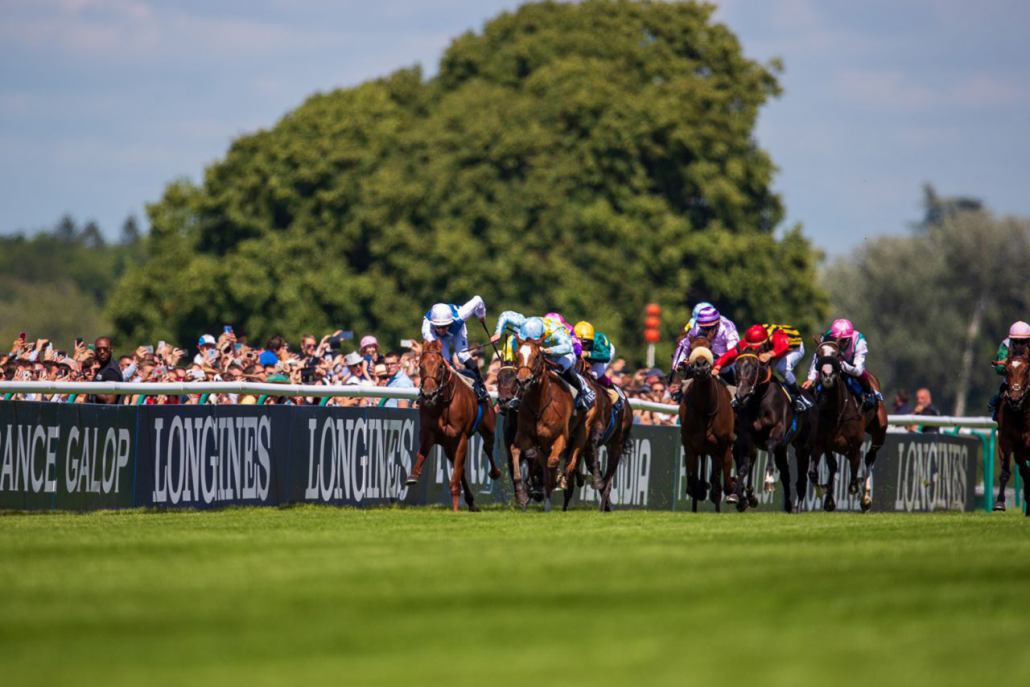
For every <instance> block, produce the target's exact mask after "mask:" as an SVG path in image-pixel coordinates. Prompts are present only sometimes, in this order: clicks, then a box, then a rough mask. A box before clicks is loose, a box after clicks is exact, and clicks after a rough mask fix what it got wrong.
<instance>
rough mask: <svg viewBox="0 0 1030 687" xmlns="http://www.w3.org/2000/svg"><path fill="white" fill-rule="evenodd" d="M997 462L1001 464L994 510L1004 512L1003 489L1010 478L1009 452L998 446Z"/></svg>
mask: <svg viewBox="0 0 1030 687" xmlns="http://www.w3.org/2000/svg"><path fill="white" fill-rule="evenodd" d="M999 448H1000V449H1001V450H999V451H998V461H999V462H1000V463H1001V472H1000V473H999V474H998V498H996V499H994V510H1005V488H1006V487H1007V486H1008V484H1009V478H1010V477H1011V476H1012V470H1011V468H1010V465H1011V459H1010V457H1009V456H1010V454H1009V451H1008V449H1007V448H1006V447H1004V446H999Z"/></svg>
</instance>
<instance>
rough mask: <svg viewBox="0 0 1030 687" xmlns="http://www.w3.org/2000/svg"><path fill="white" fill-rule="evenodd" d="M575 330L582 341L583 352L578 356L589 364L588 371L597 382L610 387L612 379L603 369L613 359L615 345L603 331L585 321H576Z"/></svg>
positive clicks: (606, 367) (605, 368)
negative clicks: (596, 330)
mask: <svg viewBox="0 0 1030 687" xmlns="http://www.w3.org/2000/svg"><path fill="white" fill-rule="evenodd" d="M575 332H576V336H577V337H579V339H580V340H581V341H582V342H583V353H582V354H581V355H580V357H581V358H583V359H584V360H586V361H587V363H588V364H589V365H590V372H591V374H593V375H594V379H596V380H597V383H598V384H600V385H601V386H603V387H605V388H608V389H611V388H612V380H610V379H608V377H607V375H605V371H606V370H607V369H608V366H609V365H611V364H612V360H614V359H615V345H614V344H612V342H611V339H609V338H608V336H607V335H606V334H605V333H604V332H595V331H594V325H592V324H590V323H589V322H586V321H583V322H577V323H576V327H575Z"/></svg>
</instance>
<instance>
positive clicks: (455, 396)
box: [406, 341, 501, 511]
mask: <svg viewBox="0 0 1030 687" xmlns="http://www.w3.org/2000/svg"><path fill="white" fill-rule="evenodd" d="M418 369H419V375H420V376H421V386H419V404H418V419H419V443H418V457H417V458H416V459H415V469H414V470H412V471H411V476H410V477H408V480H407V482H406V483H407V484H408V485H412V484H416V483H417V482H418V478H419V476H420V475H421V474H422V467H423V466H424V465H425V462H426V458H427V457H428V455H429V451H430V449H432V448H433V445H434V444H439V445H440V446H441V447H443V451H444V454H446V456H447V460H449V461H450V462H451V465H452V466H453V469H452V471H451V485H450V486H451V509H452V510H454V511H457V510H458V496H459V494H460V493H461V490H462V489H464V490H465V503H467V504H468V508H469V510H470V511H477V510H479V508H478V507H477V506H476V504H475V500H474V498H473V495H472V490H471V489H470V488H469V484H468V480H467V479H466V478H465V457H466V456H467V454H468V444H469V438H470V437H471V436H472V435H473V434H476V433H478V434H479V435H480V436H481V437H483V448H484V449H485V451H486V455H487V458H488V459H489V460H490V479H497V478H498V477H500V476H501V471H500V470H498V469H497V465H496V464H495V463H494V455H493V453H494V427H495V426H496V425H497V415H496V414H495V413H494V409H493V406H491V405H490V404H489V403H484V404H480V403H479V400H478V399H477V398H476V392H475V391H473V390H472V388H471V387H470V386H469V385H467V384H465V383H464V382H462V381H461V380H460V379H458V373H457V372H455V371H454V369H453V368H452V367H451V366H450V364H448V363H447V361H446V360H444V357H443V347H442V346H441V344H440V342H439V341H424V342H423V343H422V354H421V355H420V356H419V359H418ZM477 417H478V420H479V421H478V426H477Z"/></svg>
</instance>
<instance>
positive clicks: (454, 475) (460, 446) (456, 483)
mask: <svg viewBox="0 0 1030 687" xmlns="http://www.w3.org/2000/svg"><path fill="white" fill-rule="evenodd" d="M468 447H469V440H468V437H467V436H465V435H464V434H462V435H461V436H460V437H458V443H457V444H456V445H455V446H454V448H453V449H452V450H451V451H450V452H449V454H448V456H447V457H448V458H450V459H451V463H452V464H453V466H454V469H453V470H452V471H451V510H453V511H454V512H455V513H457V512H458V497H459V496H461V484H462V482H463V481H464V480H465V454H466V453H467V452H468ZM470 496H471V492H470Z"/></svg>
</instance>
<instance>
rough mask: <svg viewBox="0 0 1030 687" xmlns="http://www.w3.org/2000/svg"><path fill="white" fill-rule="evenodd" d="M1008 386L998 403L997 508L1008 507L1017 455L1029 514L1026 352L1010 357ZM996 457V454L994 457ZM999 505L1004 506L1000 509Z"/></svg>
mask: <svg viewBox="0 0 1030 687" xmlns="http://www.w3.org/2000/svg"><path fill="white" fill-rule="evenodd" d="M1005 381H1006V383H1007V385H1008V388H1007V389H1006V390H1005V394H1004V396H1002V399H1001V402H1000V403H999V404H998V456H999V458H1000V459H1001V478H1000V479H1001V482H1000V486H999V488H998V500H997V501H996V502H995V510H1003V509H1004V507H1005V486H1006V483H1007V482H1008V477H1009V458H1010V457H1014V458H1015V460H1016V467H1017V468H1018V469H1019V476H1020V477H1022V478H1023V508H1024V513H1026V515H1027V516H1030V403H1027V398H1026V396H1027V386H1028V385H1030V357H1028V356H1027V354H1026V353H1023V354H1022V355H1017V356H1010V357H1009V359H1008V361H1006V363H1005ZM991 459H992V460H993V459H994V457H993V456H992V457H991ZM998 505H1000V506H1001V508H998Z"/></svg>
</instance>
